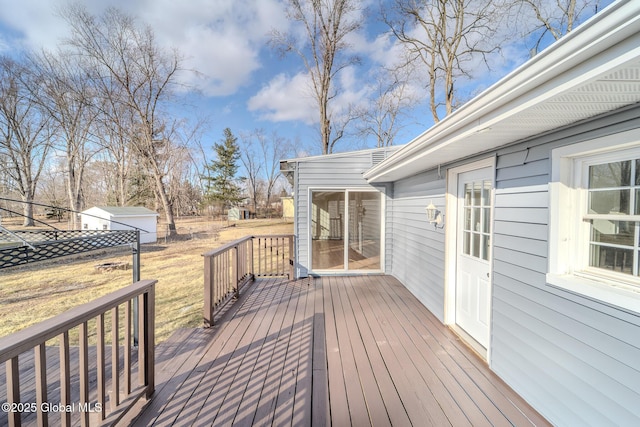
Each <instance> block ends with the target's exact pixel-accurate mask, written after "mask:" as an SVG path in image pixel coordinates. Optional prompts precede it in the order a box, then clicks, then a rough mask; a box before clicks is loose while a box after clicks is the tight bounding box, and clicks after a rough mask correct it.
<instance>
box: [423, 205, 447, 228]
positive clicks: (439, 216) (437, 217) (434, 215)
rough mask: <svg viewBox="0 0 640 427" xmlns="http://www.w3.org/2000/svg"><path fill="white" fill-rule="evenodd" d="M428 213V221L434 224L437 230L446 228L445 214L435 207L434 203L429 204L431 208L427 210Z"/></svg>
mask: <svg viewBox="0 0 640 427" xmlns="http://www.w3.org/2000/svg"><path fill="white" fill-rule="evenodd" d="M425 211H426V213H427V221H429V223H430V224H433V226H434V227H435V228H444V214H443V213H442V212H440V211H439V210H438V208H436V207H435V205H434V204H433V202H429V206H427V207H426V209H425Z"/></svg>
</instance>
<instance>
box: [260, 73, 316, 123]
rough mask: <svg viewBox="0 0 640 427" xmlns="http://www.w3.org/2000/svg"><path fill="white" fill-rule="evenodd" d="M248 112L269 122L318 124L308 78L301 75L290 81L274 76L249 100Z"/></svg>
mask: <svg viewBox="0 0 640 427" xmlns="http://www.w3.org/2000/svg"><path fill="white" fill-rule="evenodd" d="M248 109H249V111H256V112H259V113H260V115H261V118H262V119H266V120H270V121H273V122H283V121H288V120H300V121H302V122H304V123H306V124H314V123H317V122H318V117H317V116H318V113H317V106H316V104H315V101H314V98H313V96H312V94H311V89H310V86H309V75H308V74H304V73H299V74H296V75H295V76H293V77H292V78H289V77H287V76H286V75H284V74H278V75H277V76H275V77H274V78H273V79H272V80H271V81H270V82H269V83H268V84H267V85H266V86H264V87H263V88H262V89H260V91H259V92H258V93H257V94H256V95H255V96H253V97H252V98H251V99H249V102H248Z"/></svg>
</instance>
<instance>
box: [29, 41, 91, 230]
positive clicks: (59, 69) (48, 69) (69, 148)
mask: <svg viewBox="0 0 640 427" xmlns="http://www.w3.org/2000/svg"><path fill="white" fill-rule="evenodd" d="M29 66H30V68H31V69H32V70H33V71H34V73H36V75H37V78H38V81H39V82H40V84H39V85H38V88H37V90H35V91H34V89H33V88H32V89H31V90H32V93H33V95H34V99H35V100H36V101H37V102H39V103H40V105H41V106H42V107H43V108H44V109H45V110H46V111H47V112H48V113H49V115H50V116H51V118H52V120H53V122H54V123H55V124H56V126H57V128H58V130H59V135H60V138H59V142H60V144H59V147H58V148H59V149H60V151H61V152H63V153H64V154H65V160H66V162H65V173H66V184H67V185H66V186H67V198H68V203H69V205H68V206H69V209H71V211H73V212H79V211H80V210H82V208H84V196H83V184H84V173H85V169H86V166H87V164H88V163H89V161H90V160H91V159H92V157H93V156H94V154H95V153H96V151H97V149H96V146H95V144H92V143H91V141H90V139H91V129H92V126H93V124H94V119H95V116H96V113H97V110H96V109H95V108H93V102H94V100H93V97H94V91H93V88H92V86H91V82H90V81H89V79H87V78H86V76H85V75H84V72H83V70H82V68H81V67H80V66H79V64H78V62H77V61H76V60H75V58H74V57H73V56H72V55H69V54H68V53H67V52H63V51H60V52H58V53H57V54H53V53H51V52H42V53H41V54H40V55H37V56H34V57H32V58H31V61H30V64H29ZM71 219H72V221H71V224H72V227H73V228H74V229H78V228H79V227H80V217H79V215H77V214H72V215H71Z"/></svg>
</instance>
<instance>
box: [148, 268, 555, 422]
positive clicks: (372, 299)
mask: <svg viewBox="0 0 640 427" xmlns="http://www.w3.org/2000/svg"><path fill="white" fill-rule="evenodd" d="M250 292H251V295H249V296H248V297H247V296H245V297H244V298H245V300H244V301H240V304H239V305H240V307H239V308H238V309H237V313H236V314H235V315H234V316H233V317H232V318H230V319H229V320H228V321H226V322H225V323H224V324H222V325H220V326H218V330H217V331H216V335H215V337H214V338H213V339H212V340H211V341H210V342H209V343H207V345H206V349H205V350H203V351H202V356H201V358H200V360H196V361H192V367H193V371H192V373H191V374H190V375H189V377H188V378H187V380H185V381H184V382H183V384H182V386H180V387H179V388H178V389H177V390H176V393H177V394H181V395H184V396H188V397H187V398H183V399H178V400H176V399H168V400H166V401H164V402H163V405H164V407H163V408H162V409H161V410H160V411H161V412H163V413H164V412H166V413H169V414H171V416H170V417H165V416H164V415H163V414H159V415H158V417H157V418H156V421H163V420H167V422H161V423H160V424H159V425H172V424H175V425H191V424H192V423H197V424H198V425H216V426H217V425H247V426H248V425H367V426H368V425H393V426H405V425H415V426H422V425H439V426H440V425H454V426H459V425H473V426H476V425H518V426H522V425H548V423H547V422H546V421H545V420H544V418H542V417H541V416H540V415H539V414H537V413H536V412H535V411H534V410H533V409H532V408H531V407H530V406H529V405H527V404H526V402H524V401H523V400H522V399H521V398H520V397H519V396H518V395H517V394H516V393H514V392H513V391H512V390H511V389H509V388H508V387H507V386H506V385H505V384H504V383H503V382H502V381H500V380H499V378H497V377H496V376H495V375H494V374H493V373H492V372H491V371H490V370H489V368H488V367H487V365H486V363H485V362H484V361H482V360H481V359H480V358H479V357H478V356H477V355H476V354H475V353H473V352H472V351H471V350H470V349H469V348H468V347H466V346H465V345H464V344H463V343H462V342H461V341H460V340H459V338H458V337H457V336H456V335H455V334H454V333H453V332H451V331H450V330H449V329H448V328H447V327H445V326H443V325H442V324H441V323H440V322H439V321H438V320H437V319H436V318H435V317H434V316H433V315H432V314H431V313H430V312H429V311H428V310H426V309H425V308H424V306H422V305H421V304H420V303H419V302H418V301H417V300H416V299H415V298H414V297H413V296H412V295H411V294H410V293H409V292H408V291H407V290H406V288H404V287H403V286H402V285H401V284H400V283H399V282H398V281H397V280H395V279H393V278H391V277H388V276H382V275H380V276H354V277H337V276H331V277H322V278H309V279H303V280H299V281H286V280H280V281H279V279H269V280H259V281H257V283H256V284H255V285H254V286H253V287H252V288H251V291H250ZM152 402H153V400H152ZM154 409H155V410H157V405H156V407H155V408H154ZM169 421H170V422H169ZM140 425H143V423H140Z"/></svg>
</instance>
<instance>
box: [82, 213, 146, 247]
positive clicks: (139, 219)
mask: <svg viewBox="0 0 640 427" xmlns="http://www.w3.org/2000/svg"><path fill="white" fill-rule="evenodd" d="M158 216H159V215H158V213H157V212H155V211H152V210H151V209H147V208H145V207H142V206H124V207H120V206H94V207H92V208H90V209H87V210H85V211H83V212H81V213H80V218H81V223H82V229H83V230H131V229H135V228H139V229H140V243H155V241H156V240H157V238H158V237H157V234H156V233H157V223H158Z"/></svg>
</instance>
